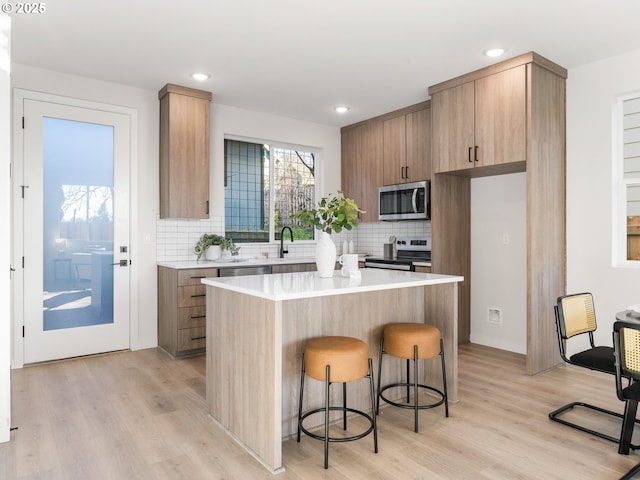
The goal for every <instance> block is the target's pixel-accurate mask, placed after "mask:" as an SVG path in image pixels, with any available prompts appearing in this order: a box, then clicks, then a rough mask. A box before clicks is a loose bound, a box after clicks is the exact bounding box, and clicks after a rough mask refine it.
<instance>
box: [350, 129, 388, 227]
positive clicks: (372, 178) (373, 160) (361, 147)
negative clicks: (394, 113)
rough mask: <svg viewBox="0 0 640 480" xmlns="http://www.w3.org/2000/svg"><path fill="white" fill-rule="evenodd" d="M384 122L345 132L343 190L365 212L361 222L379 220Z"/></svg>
mask: <svg viewBox="0 0 640 480" xmlns="http://www.w3.org/2000/svg"><path fill="white" fill-rule="evenodd" d="M382 144H383V140H382V122H370V123H365V124H363V125H360V126H358V127H354V128H350V129H347V130H344V131H343V132H342V165H341V174H342V191H343V192H344V193H345V195H347V196H348V197H350V198H353V199H354V200H355V201H356V204H357V205H358V206H359V207H360V208H361V209H362V210H364V211H365V213H362V214H360V222H361V223H367V222H377V221H378V187H379V186H380V185H382V168H383V161H382Z"/></svg>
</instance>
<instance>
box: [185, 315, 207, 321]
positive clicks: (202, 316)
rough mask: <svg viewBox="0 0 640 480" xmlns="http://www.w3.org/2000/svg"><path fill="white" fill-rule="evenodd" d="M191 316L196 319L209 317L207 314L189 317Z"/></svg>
mask: <svg viewBox="0 0 640 480" xmlns="http://www.w3.org/2000/svg"><path fill="white" fill-rule="evenodd" d="M189 318H190V319H191V320H196V319H198V318H207V316H206V315H196V316H191V317H189Z"/></svg>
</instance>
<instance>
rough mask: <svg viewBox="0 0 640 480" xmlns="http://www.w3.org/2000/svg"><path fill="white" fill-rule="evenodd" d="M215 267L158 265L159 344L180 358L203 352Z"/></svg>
mask: <svg viewBox="0 0 640 480" xmlns="http://www.w3.org/2000/svg"><path fill="white" fill-rule="evenodd" d="M217 276H218V269H216V268H194V269H176V268H169V267H160V266H159V267H158V346H160V347H161V348H162V349H163V350H165V351H166V352H168V353H169V354H171V355H173V356H174V357H181V356H185V355H195V354H199V353H204V351H205V337H206V329H205V324H206V321H205V320H206V312H205V306H206V298H207V297H206V287H205V285H203V284H202V283H201V280H202V279H203V278H207V277H217Z"/></svg>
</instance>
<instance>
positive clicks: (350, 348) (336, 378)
mask: <svg viewBox="0 0 640 480" xmlns="http://www.w3.org/2000/svg"><path fill="white" fill-rule="evenodd" d="M304 361H305V370H306V374H307V375H309V376H310V377H311V378H314V379H316V380H320V381H324V380H325V377H326V367H327V365H329V367H330V375H331V378H330V379H329V381H330V382H332V383H334V382H335V383H338V382H353V381H354V380H360V379H361V378H364V377H366V376H367V373H368V371H369V348H368V347H367V344H366V343H364V342H363V341H362V340H359V339H357V338H352V337H320V338H314V339H311V340H309V341H308V342H307V344H306V346H305V349H304Z"/></svg>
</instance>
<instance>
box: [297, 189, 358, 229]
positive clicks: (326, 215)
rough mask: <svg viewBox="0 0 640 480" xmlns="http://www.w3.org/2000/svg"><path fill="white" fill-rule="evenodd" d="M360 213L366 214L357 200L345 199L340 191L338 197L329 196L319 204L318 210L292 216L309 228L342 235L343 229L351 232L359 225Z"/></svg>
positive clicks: (303, 211)
mask: <svg viewBox="0 0 640 480" xmlns="http://www.w3.org/2000/svg"><path fill="white" fill-rule="evenodd" d="M358 213H365V212H364V210H361V209H360V208H359V207H358V205H357V204H356V202H355V200H353V199H351V198H348V197H345V195H344V192H342V191H341V190H338V194H337V195H332V194H329V196H328V197H322V198H321V199H320V201H319V202H318V208H316V209H311V210H301V211H299V212H296V213H294V214H292V215H291V216H292V217H294V218H299V219H300V220H302V221H303V222H305V223H306V225H307V226H308V227H315V228H317V229H318V230H322V231H323V232H326V233H331V232H332V231H334V232H336V233H340V232H341V231H342V230H343V229H346V230H351V229H352V228H353V227H356V226H357V225H358Z"/></svg>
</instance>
